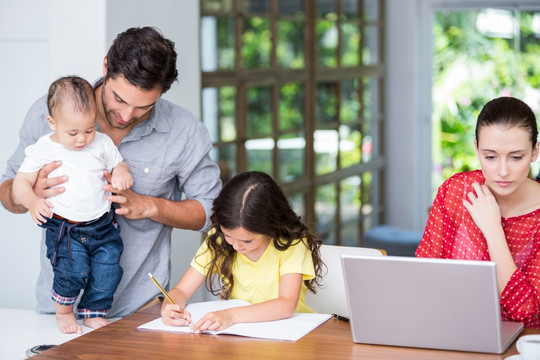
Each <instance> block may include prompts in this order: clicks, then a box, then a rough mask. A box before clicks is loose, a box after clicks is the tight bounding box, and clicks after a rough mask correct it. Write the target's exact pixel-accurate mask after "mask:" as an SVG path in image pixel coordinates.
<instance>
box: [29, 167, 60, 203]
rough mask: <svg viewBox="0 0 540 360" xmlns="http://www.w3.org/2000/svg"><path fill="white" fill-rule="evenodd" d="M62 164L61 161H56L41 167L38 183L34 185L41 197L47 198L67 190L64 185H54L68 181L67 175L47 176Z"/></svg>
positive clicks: (35, 191) (36, 192)
mask: <svg viewBox="0 0 540 360" xmlns="http://www.w3.org/2000/svg"><path fill="white" fill-rule="evenodd" d="M61 165H62V162H61V161H55V162H52V163H50V164H47V165H45V166H43V167H42V168H41V170H40V171H39V173H38V177H37V180H36V183H35V185H34V193H35V194H36V195H37V196H39V197H40V198H43V199H46V198H50V197H53V196H55V195H58V194H61V193H63V192H64V191H66V188H65V187H63V186H58V187H52V186H56V185H59V184H63V183H65V182H66V181H68V177H67V176H65V175H64V176H57V177H52V178H48V177H47V176H48V175H49V174H50V173H51V172H52V171H53V170H55V169H58V168H59V167H60V166H61Z"/></svg>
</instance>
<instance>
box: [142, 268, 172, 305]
mask: <svg viewBox="0 0 540 360" xmlns="http://www.w3.org/2000/svg"><path fill="white" fill-rule="evenodd" d="M148 276H150V279H152V281H153V282H154V284H156V286H157V287H158V288H159V291H161V293H162V294H163V295H165V297H166V298H167V300H169V302H170V303H171V304H174V303H175V302H174V301H173V299H171V297H170V296H169V293H167V291H165V289H164V288H163V287H161V285H159V283H158V282H157V280H156V279H155V278H154V276H153V275H152V274H151V273H148Z"/></svg>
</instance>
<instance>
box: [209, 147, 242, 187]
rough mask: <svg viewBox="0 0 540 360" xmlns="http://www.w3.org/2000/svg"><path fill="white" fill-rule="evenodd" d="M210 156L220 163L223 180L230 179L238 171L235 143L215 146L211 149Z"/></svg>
mask: <svg viewBox="0 0 540 360" xmlns="http://www.w3.org/2000/svg"><path fill="white" fill-rule="evenodd" d="M210 157H211V158H212V160H214V161H215V162H216V163H217V164H218V165H219V168H220V170H221V179H222V180H225V179H230V178H231V177H232V176H234V175H235V174H236V173H237V169H236V145H235V144H228V145H223V146H219V147H214V148H213V149H212V150H211V151H210Z"/></svg>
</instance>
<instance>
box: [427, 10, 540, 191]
mask: <svg viewBox="0 0 540 360" xmlns="http://www.w3.org/2000/svg"><path fill="white" fill-rule="evenodd" d="M507 14H510V15H513V18H514V21H516V23H519V27H518V28H519V32H518V34H517V36H512V37H510V38H505V37H501V36H499V37H497V36H493V35H489V34H483V33H481V32H480V31H479V30H478V29H477V20H478V17H479V16H481V15H482V13H481V12H479V11H463V12H461V11H460V12H458V11H453V12H449V11H441V12H437V13H436V14H435V21H434V25H433V51H434V52H433V69H434V74H433V114H432V116H433V118H432V121H433V122H432V123H433V151H432V154H433V163H434V169H433V176H432V181H433V186H432V187H433V189H434V191H436V189H437V187H438V186H439V185H440V184H441V183H442V181H444V179H447V178H448V177H450V176H451V175H453V174H454V173H456V172H460V171H468V170H473V169H477V168H479V163H478V161H477V159H476V156H475V152H474V130H475V126H476V118H477V116H478V113H479V112H480V110H481V108H482V106H483V105H484V104H485V103H486V102H487V101H489V100H491V99H493V98H496V97H500V96H514V97H517V98H520V99H522V100H524V101H525V102H527V103H528V104H529V106H531V107H532V108H533V111H535V112H536V114H537V117H538V113H539V111H540V109H539V104H540V92H539V90H538V89H539V88H540V86H539V85H540V56H539V54H540V39H539V37H538V35H539V34H536V35H535V33H534V31H533V29H532V24H533V16H534V13H533V12H525V11H523V12H507ZM483 15H485V13H484V14H483Z"/></svg>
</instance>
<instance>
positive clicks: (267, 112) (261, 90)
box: [246, 86, 272, 137]
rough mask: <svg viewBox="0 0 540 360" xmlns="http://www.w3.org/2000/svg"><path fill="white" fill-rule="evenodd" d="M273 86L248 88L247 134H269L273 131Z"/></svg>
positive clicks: (250, 135) (249, 135)
mask: <svg viewBox="0 0 540 360" xmlns="http://www.w3.org/2000/svg"><path fill="white" fill-rule="evenodd" d="M270 92H271V88H270V87H269V86H263V87H251V88H248V89H247V114H246V116H247V135H248V137H253V136H254V135H269V134H270V133H271V132H272V116H271V114H272V113H271V107H270V102H271V96H270Z"/></svg>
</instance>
